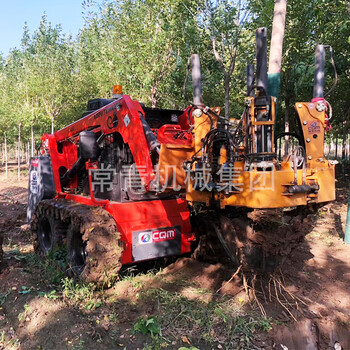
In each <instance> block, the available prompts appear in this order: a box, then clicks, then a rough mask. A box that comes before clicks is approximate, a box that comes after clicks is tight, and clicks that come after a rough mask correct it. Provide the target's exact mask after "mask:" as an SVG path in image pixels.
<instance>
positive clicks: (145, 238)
mask: <svg viewBox="0 0 350 350" xmlns="http://www.w3.org/2000/svg"><path fill="white" fill-rule="evenodd" d="M175 237H176V231H175V229H165V230H154V231H152V232H141V233H140V234H139V244H147V243H157V242H163V241H170V240H173V239H175Z"/></svg>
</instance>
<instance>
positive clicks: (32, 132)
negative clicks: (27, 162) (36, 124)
mask: <svg viewBox="0 0 350 350" xmlns="http://www.w3.org/2000/svg"><path fill="white" fill-rule="evenodd" d="M30 138H31V149H30V156H31V157H34V128H33V125H32V126H31V127H30Z"/></svg>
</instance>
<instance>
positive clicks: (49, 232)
mask: <svg viewBox="0 0 350 350" xmlns="http://www.w3.org/2000/svg"><path fill="white" fill-rule="evenodd" d="M31 227H32V232H33V240H34V251H35V252H36V253H37V254H42V255H48V254H50V253H52V252H53V251H54V250H55V249H56V248H58V247H61V246H62V245H63V244H64V240H65V234H66V227H67V226H66V224H65V223H63V222H62V221H61V220H60V219H56V218H55V217H54V215H53V213H52V212H50V210H49V209H48V208H45V207H42V206H38V208H37V210H36V212H35V214H34V215H33V218H32V223H31Z"/></svg>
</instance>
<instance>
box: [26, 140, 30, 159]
mask: <svg viewBox="0 0 350 350" xmlns="http://www.w3.org/2000/svg"><path fill="white" fill-rule="evenodd" d="M29 149H30V147H29V140H28V141H27V152H26V154H27V157H26V158H27V159H26V161H27V164H29V157H30V151H29Z"/></svg>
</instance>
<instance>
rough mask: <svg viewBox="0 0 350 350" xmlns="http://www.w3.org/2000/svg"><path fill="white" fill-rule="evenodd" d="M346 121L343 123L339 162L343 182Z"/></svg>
mask: <svg viewBox="0 0 350 350" xmlns="http://www.w3.org/2000/svg"><path fill="white" fill-rule="evenodd" d="M346 131H347V125H346V121H343V140H342V148H341V161H342V180H343V181H345V146H346Z"/></svg>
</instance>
